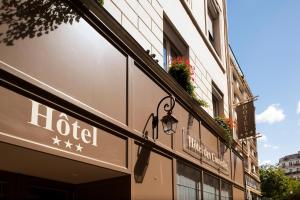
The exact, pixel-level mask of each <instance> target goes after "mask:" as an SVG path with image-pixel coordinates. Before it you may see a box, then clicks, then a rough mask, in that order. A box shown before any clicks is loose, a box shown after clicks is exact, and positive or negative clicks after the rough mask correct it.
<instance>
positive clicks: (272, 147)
mask: <svg viewBox="0 0 300 200" xmlns="http://www.w3.org/2000/svg"><path fill="white" fill-rule="evenodd" d="M263 147H264V148H266V149H268V148H270V149H279V146H277V145H271V144H264V146H263Z"/></svg>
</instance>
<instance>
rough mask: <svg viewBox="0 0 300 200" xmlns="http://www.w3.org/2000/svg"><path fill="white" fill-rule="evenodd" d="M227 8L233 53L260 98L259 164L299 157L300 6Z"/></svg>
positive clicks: (267, 2)
mask: <svg viewBox="0 0 300 200" xmlns="http://www.w3.org/2000/svg"><path fill="white" fill-rule="evenodd" d="M227 2H228V4H227V9H228V21H229V41H230V44H231V47H232V49H233V51H234V53H235V55H236V57H237V60H238V62H239V64H240V66H241V68H242V70H243V72H244V74H245V76H246V79H247V81H248V83H249V85H250V87H251V89H252V92H253V94H254V95H259V98H258V100H257V101H256V102H255V106H256V114H257V116H256V120H257V132H260V133H262V134H263V135H264V136H263V137H262V138H261V139H260V140H259V142H258V154H259V160H260V163H261V164H262V163H271V164H275V163H277V162H278V159H279V158H280V157H282V156H284V155H287V154H292V153H297V152H298V151H300V105H299V106H298V104H300V89H299V86H300V1H299V0H228V1H227ZM298 107H299V108H298ZM297 109H298V113H297Z"/></svg>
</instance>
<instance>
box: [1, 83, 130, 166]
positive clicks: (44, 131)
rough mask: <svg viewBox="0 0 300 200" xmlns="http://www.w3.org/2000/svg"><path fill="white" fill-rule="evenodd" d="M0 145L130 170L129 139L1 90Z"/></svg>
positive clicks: (6, 90) (3, 89)
mask: <svg viewBox="0 0 300 200" xmlns="http://www.w3.org/2000/svg"><path fill="white" fill-rule="evenodd" d="M0 96H1V98H0V141H3V142H7V143H11V144H15V145H19V146H24V147H27V148H31V149H35V150H41V151H44V152H46V153H51V154H56V155H59V156H64V155H65V156H66V157H72V158H73V157H74V158H75V159H78V160H82V159H88V160H92V161H93V162H95V161H96V162H97V161H99V162H103V161H104V162H105V163H112V164H114V165H117V166H121V167H126V165H127V159H126V156H127V155H126V152H127V139H126V138H124V137H121V136H120V137H119V136H116V135H114V134H111V133H109V132H106V131H104V130H102V129H99V128H97V127H95V126H93V125H91V124H89V123H86V122H83V121H81V120H78V119H76V118H74V117H72V116H70V115H68V114H66V113H64V112H60V111H58V110H55V109H53V108H51V107H49V106H46V105H43V104H42V103H39V102H37V101H34V100H32V99H29V98H26V97H24V96H22V95H19V94H17V93H15V92H13V91H11V90H8V89H6V88H3V87H0Z"/></svg>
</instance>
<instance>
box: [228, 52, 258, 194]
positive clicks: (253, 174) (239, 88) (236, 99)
mask: <svg viewBox="0 0 300 200" xmlns="http://www.w3.org/2000/svg"><path fill="white" fill-rule="evenodd" d="M229 50H230V51H229V66H230V74H229V80H230V85H231V87H229V88H230V94H231V95H230V97H229V98H230V99H231V101H232V110H231V112H232V113H231V114H232V116H233V120H234V121H237V113H236V107H237V105H239V104H242V103H245V102H247V101H252V100H253V99H254V96H253V94H252V92H251V90H250V88H249V85H248V83H247V81H246V79H245V76H244V74H243V71H242V70H241V67H240V65H239V63H238V61H237V59H236V57H235V55H234V52H233V51H232V49H231V48H230V47H229ZM237 128H238V127H235V128H234V131H233V138H234V140H235V143H236V150H237V151H239V152H241V155H243V158H244V170H245V182H246V190H247V199H250V200H256V199H260V197H261V191H260V179H259V171H258V170H259V168H258V153H257V139H256V137H249V138H246V139H242V140H239V139H238V134H237Z"/></svg>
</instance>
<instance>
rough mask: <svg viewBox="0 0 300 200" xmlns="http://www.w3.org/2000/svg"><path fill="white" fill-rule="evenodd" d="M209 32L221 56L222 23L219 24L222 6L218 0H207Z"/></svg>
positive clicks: (212, 42) (209, 37)
mask: <svg viewBox="0 0 300 200" xmlns="http://www.w3.org/2000/svg"><path fill="white" fill-rule="evenodd" d="M207 7H208V8H207V20H206V25H207V34H208V39H209V41H210V43H211V44H212V46H213V47H214V48H215V50H216V52H217V54H218V55H219V56H220V25H219V15H220V11H221V9H220V6H219V5H218V3H217V1H216V0H208V1H207Z"/></svg>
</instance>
